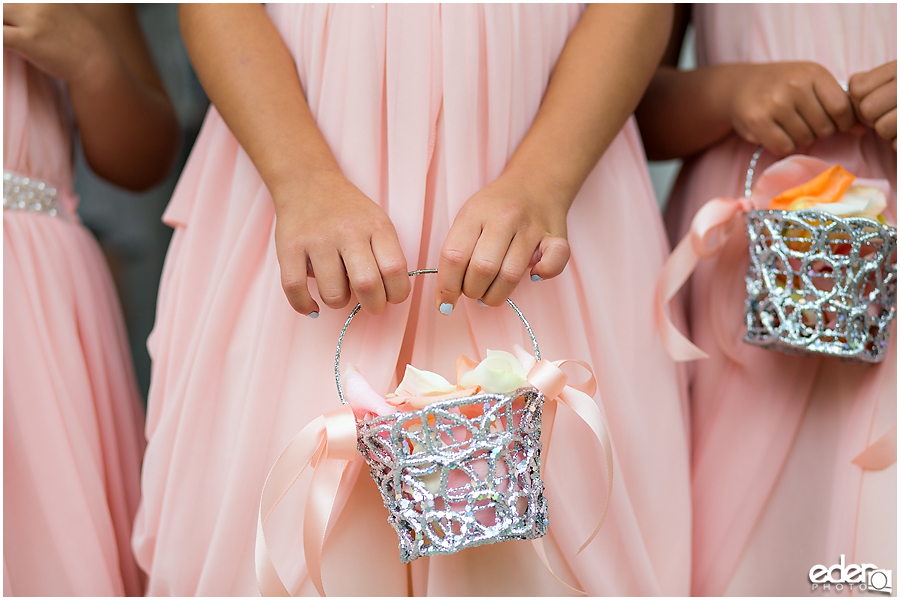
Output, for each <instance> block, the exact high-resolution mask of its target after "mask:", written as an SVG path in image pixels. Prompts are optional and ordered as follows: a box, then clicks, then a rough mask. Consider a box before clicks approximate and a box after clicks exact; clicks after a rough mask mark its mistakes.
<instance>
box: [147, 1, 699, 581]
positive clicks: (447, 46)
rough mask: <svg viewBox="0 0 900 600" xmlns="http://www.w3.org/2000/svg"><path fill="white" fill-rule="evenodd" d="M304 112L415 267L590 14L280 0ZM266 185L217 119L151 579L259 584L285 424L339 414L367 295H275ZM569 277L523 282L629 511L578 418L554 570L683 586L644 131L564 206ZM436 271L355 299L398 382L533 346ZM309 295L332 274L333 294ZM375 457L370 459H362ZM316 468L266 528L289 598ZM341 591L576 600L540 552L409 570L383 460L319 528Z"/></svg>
mask: <svg viewBox="0 0 900 600" xmlns="http://www.w3.org/2000/svg"><path fill="white" fill-rule="evenodd" d="M267 10H268V11H269V13H270V15H271V16H272V18H273V21H274V22H275V24H276V26H277V27H278V29H279V31H280V32H281V34H282V37H283V38H284V39H285V42H286V44H287V46H288V48H289V49H290V51H291V53H292V54H293V56H294V59H295V61H296V63H297V68H298V72H299V74H300V79H301V81H302V83H303V85H304V90H305V92H306V96H307V98H308V100H309V105H310V108H311V110H312V113H313V115H314V116H315V118H316V120H317V122H318V125H319V128H320V129H321V130H322V132H323V134H324V136H325V138H326V140H327V141H328V143H329V146H330V147H331V149H332V151H333V152H334V154H335V156H336V158H337V160H338V162H339V163H340V165H341V168H342V169H343V171H344V173H345V174H346V175H347V176H348V177H349V178H350V179H351V180H352V181H353V182H354V183H355V184H356V185H357V186H359V187H360V189H361V190H362V191H363V192H364V193H366V194H367V195H368V196H369V197H370V198H372V199H373V200H374V201H375V202H377V203H378V204H379V205H380V206H381V207H382V208H384V209H385V210H386V211H387V213H388V214H389V216H390V217H391V219H392V221H393V223H394V225H395V227H396V229H397V231H398V235H399V238H400V241H401V244H402V246H403V249H404V252H405V254H406V257H407V260H408V261H409V267H410V268H411V269H412V268H422V267H428V266H432V267H433V266H436V265H437V262H438V253H439V251H440V247H441V244H442V243H443V240H444V238H445V236H446V234H447V232H448V230H449V227H450V224H451V223H452V220H453V217H454V216H455V215H456V213H457V211H458V210H459V208H460V206H461V205H462V204H463V203H464V202H465V201H466V199H468V198H469V196H470V195H472V194H473V193H475V192H476V191H478V190H479V189H480V188H482V187H483V186H485V185H486V184H488V183H489V182H491V181H492V180H493V179H495V178H496V177H497V176H498V175H499V174H500V173H501V172H502V170H503V168H504V167H505V165H506V162H507V161H508V160H509V157H510V156H511V154H512V152H513V151H514V150H515V148H516V146H517V145H518V143H519V142H520V141H521V139H522V137H523V136H524V134H525V132H526V131H527V129H528V127H529V126H530V124H531V122H532V120H533V118H534V115H535V114H536V112H537V109H538V107H539V105H540V102H541V98H542V95H543V92H544V90H545V88H546V85H547V80H548V78H549V74H550V72H551V71H552V68H553V66H554V64H555V62H556V59H557V57H558V55H559V52H560V51H561V49H562V47H563V45H564V43H565V40H566V38H567V36H568V34H569V32H570V31H571V29H572V28H573V27H574V25H575V23H576V22H577V20H578V17H579V15H580V13H581V11H582V10H583V7H582V6H579V5H524V6H510V5H478V6H470V5H442V6H438V5H388V6H383V5H378V6H370V5H364V6H361V5H335V6H323V5H301V6H297V5H271V6H269V7H268V9H267ZM274 218H275V214H274V210H273V207H272V200H271V197H270V196H269V193H268V191H267V190H266V187H265V185H264V184H263V182H262V181H261V179H260V177H259V174H258V173H257V171H256V169H255V168H254V166H253V164H252V163H251V162H250V160H249V158H248V157H247V155H246V153H245V152H244V151H243V150H242V149H241V147H240V145H239V144H238V142H237V140H235V138H234V137H233V136H232V134H231V133H230V131H229V130H228V127H227V126H226V124H225V123H224V122H223V120H222V119H221V117H220V116H219V114H218V113H217V112H216V111H215V109H211V110H210V113H209V115H208V117H207V119H206V122H205V124H204V127H203V130H202V132H201V134H200V137H199V139H198V141H197V144H196V146H195V148H194V150H193V153H192V155H191V157H190V160H189V162H188V165H187V167H186V169H185V171H184V173H183V175H182V178H181V181H180V182H179V185H178V188H177V189H176V192H175V195H174V197H173V199H172V202H171V204H170V206H169V208H168V210H167V212H166V215H165V219H166V221H167V222H168V223H170V224H171V225H172V226H174V227H175V234H174V237H173V240H172V245H171V248H170V250H169V254H168V257H167V261H166V266H165V271H164V274H163V280H162V285H161V288H160V299H159V305H158V319H157V323H156V327H155V329H154V332H153V335H152V336H151V339H150V350H151V354H152V356H153V383H152V386H151V392H150V404H149V412H148V425H147V431H148V436H149V444H148V448H147V454H146V459H145V462H144V472H143V480H142V488H143V500H142V506H141V510H140V512H139V517H138V522H137V526H136V531H135V537H134V547H135V550H136V553H137V556H138V560H139V562H140V564H141V566H142V567H143V568H144V569H146V570H147V571H148V573H149V574H150V583H149V593H150V594H176V595H194V594H198V595H206V594H213V595H231V594H239V595H250V594H256V593H257V584H256V577H255V572H254V541H255V532H256V519H257V511H258V507H259V500H260V492H261V490H262V485H263V481H264V479H265V477H266V473H267V472H268V470H269V468H270V467H271V466H272V463H273V462H274V461H275V458H276V457H277V456H278V454H279V453H280V452H281V450H282V448H284V446H285V445H286V444H287V443H288V441H290V439H291V438H292V437H293V436H294V435H295V434H296V433H297V432H298V431H299V430H300V429H301V428H302V427H303V426H305V425H306V424H308V423H309V422H310V421H311V420H313V419H314V418H316V417H318V416H319V415H321V414H323V413H325V412H328V411H331V410H333V409H335V408H337V407H338V406H339V400H338V398H337V392H336V389H335V382H334V350H335V344H336V343H337V339H338V335H339V333H340V329H341V326H342V324H343V322H344V320H345V319H346V317H347V314H348V313H349V311H350V308H351V307H352V305H351V307H347V309H346V310H330V309H323V311H322V313H321V315H320V316H319V318H318V319H316V320H312V319H309V318H307V317H305V316H303V315H298V314H297V313H295V312H294V311H293V310H292V309H291V307H290V305H289V304H288V302H287V300H286V299H285V297H284V292H283V291H282V289H281V284H280V276H279V268H278V262H277V260H276V256H275V247H274V241H273V225H274ZM569 239H570V242H571V244H572V260H571V261H570V263H569V265H568V267H567V268H566V271H565V272H564V273H563V274H562V276H560V277H558V278H556V279H553V280H550V281H542V282H531V281H528V280H526V281H524V282H523V283H522V284H521V285H520V286H519V287H518V289H517V290H516V291H515V293H514V294H513V300H514V301H515V302H516V303H517V304H518V305H519V306H520V307H521V309H522V310H523V311H524V313H525V314H526V316H527V317H528V319H529V320H530V322H531V325H532V327H533V329H534V333H535V335H536V336H537V339H538V341H539V343H540V344H541V350H542V352H543V355H544V356H545V357H547V358H550V359H561V358H578V359H582V360H585V361H587V362H589V363H590V364H591V365H593V367H594V372H595V374H596V376H597V379H598V381H599V394H598V395H597V396H596V397H595V400H596V401H597V403H598V404H599V406H600V408H601V410H602V411H603V412H604V414H605V416H606V419H607V422H608V424H609V429H610V432H611V436H612V441H613V446H614V452H615V469H614V472H615V480H614V484H613V491H612V502H611V505H610V509H609V515H608V517H607V520H606V523H605V525H604V526H603V529H602V530H601V531H600V534H599V535H598V536H597V538H596V539H595V540H594V542H593V543H592V544H591V545H590V546H588V547H587V549H586V550H585V551H584V552H582V553H581V554H579V555H577V556H576V553H577V550H578V547H579V546H580V545H581V544H582V543H583V542H584V540H585V539H586V538H587V536H588V535H589V534H590V532H591V530H592V529H593V527H594V525H595V524H596V521H597V519H598V518H599V516H600V512H601V510H602V506H603V501H604V498H605V496H606V483H605V481H606V475H605V472H604V471H605V467H604V466H603V458H602V453H601V451H600V448H599V446H598V444H597V443H596V441H595V440H594V439H593V436H592V434H591V433H590V430H589V429H588V427H587V426H586V425H584V424H583V423H581V422H580V421H579V420H578V419H577V417H575V416H574V415H573V414H572V413H571V412H568V411H567V410H566V409H565V408H560V410H559V411H558V413H557V418H556V422H555V425H554V427H553V432H554V433H553V439H552V443H551V450H550V452H549V459H548V463H547V465H546V480H545V481H546V489H547V497H548V501H549V506H550V532H551V533H550V534H549V535H548V537H547V539H548V546H549V547H550V555H551V556H550V562H551V565H553V567H554V570H555V571H556V572H557V573H558V574H559V575H560V576H561V577H562V578H564V579H565V580H567V581H569V582H571V583H573V584H574V585H577V586H579V587H581V589H583V590H586V591H587V592H588V593H590V594H592V595H600V594H611V595H624V594H637V595H657V594H665V595H684V594H687V593H688V590H689V571H690V563H689V554H690V498H689V491H688V489H689V479H688V453H687V452H688V448H687V430H686V406H685V404H684V403H683V400H684V395H683V388H682V387H681V386H680V385H679V381H680V380H679V376H678V370H677V368H676V366H675V364H674V363H673V362H672V361H671V360H670V359H669V358H668V357H667V356H666V354H665V352H664V350H663V349H662V347H661V345H660V343H659V341H658V340H657V337H656V333H655V330H654V327H653V322H652V314H653V313H652V305H651V300H652V290H653V282H654V281H655V279H656V274H657V273H658V271H659V269H660V267H661V264H662V261H663V257H664V255H665V253H666V251H667V248H666V245H665V241H664V233H663V230H662V224H661V220H660V217H659V213H658V210H657V208H656V205H655V202H654V197H653V191H652V188H651V186H650V182H649V179H648V176H647V171H646V166H645V161H644V156H643V150H642V147H641V144H640V140H639V137H638V134H637V129H636V127H635V124H634V122H633V121H629V122H628V123H627V124H626V126H625V127H624V129H623V130H622V132H621V133H620V134H619V136H618V137H617V138H616V139H615V141H614V142H613V143H612V145H611V146H610V148H609V150H608V151H607V152H606V154H605V156H604V157H603V159H602V160H601V161H600V163H599V164H598V165H597V167H596V168H595V169H594V171H593V172H592V173H591V175H590V176H589V177H588V179H587V181H586V182H585V184H584V187H583V188H582V190H581V192H580V194H579V196H578V198H577V199H576V200H575V203H574V207H573V209H572V212H571V213H570V218H569ZM433 290H434V279H433V277H432V278H428V277H419V278H417V279H416V281H415V285H414V289H413V293H412V295H411V298H410V299H409V300H408V301H407V302H405V303H403V304H401V305H396V306H390V307H389V308H388V309H387V311H386V312H385V313H383V314H382V315H379V316H376V317H370V316H366V315H360V316H359V317H357V318H356V319H355V320H354V322H353V325H352V327H351V328H350V330H349V332H348V334H347V338H346V340H345V343H344V354H343V359H344V360H345V361H346V362H348V363H350V362H352V363H355V364H357V365H359V368H360V370H361V372H362V373H363V374H364V375H365V376H366V377H367V378H368V380H369V381H370V382H371V384H372V386H373V387H374V388H375V389H376V390H379V391H382V392H388V391H390V390H392V389H393V387H395V386H396V385H397V373H398V372H400V373H402V370H403V368H404V366H405V364H406V363H412V364H414V365H416V366H419V367H421V368H426V369H430V370H433V371H436V372H439V373H442V374H444V375H445V376H447V377H450V378H453V375H452V374H453V373H455V361H456V357H457V356H458V355H459V354H461V353H466V354H468V355H469V356H472V357H477V358H481V357H483V356H484V355H485V350H486V349H488V348H490V349H498V350H511V349H512V346H513V344H520V345H523V346H525V347H528V338H527V335H526V333H525V331H524V330H523V328H522V325H521V323H520V322H519V320H518V317H517V316H516V314H515V313H514V312H513V311H511V310H509V309H508V308H485V307H480V306H478V305H477V304H476V303H475V301H473V300H469V299H465V298H464V299H462V300H461V301H460V302H459V304H458V305H457V307H456V309H455V310H454V311H453V314H452V315H451V316H450V317H445V316H443V315H441V314H440V313H438V311H437V310H436V309H435V308H434V307H433V306H432V297H433ZM313 293H314V294H315V290H313ZM359 462H361V461H358V463H357V467H356V468H359ZM309 478H310V475H309V473H306V474H304V475H303V476H301V477H300V479H299V480H298V481H297V483H296V485H295V486H294V489H293V490H292V491H291V492H290V493H289V494H288V496H287V497H286V498H285V500H283V501H282V503H281V505H280V506H279V508H278V509H277V511H276V513H275V514H273V516H272V518H271V519H270V523H271V524H272V528H271V529H270V531H272V535H271V537H270V538H269V539H268V543H269V546H268V547H269V550H270V553H271V555H272V557H273V560H274V562H275V564H276V566H277V567H278V569H279V572H280V573H281V574H282V577H283V579H284V580H285V582H286V584H287V587H288V590H290V591H291V592H294V593H300V594H303V595H309V594H315V590H314V589H313V587H312V585H311V584H310V581H309V578H308V577H307V576H306V575H307V574H306V565H305V561H304V559H303V550H302V544H301V536H300V531H301V528H302V526H303V522H302V515H303V512H302V507H303V505H304V502H305V499H306V493H307V490H308V488H309ZM323 579H324V585H325V590H326V592H327V593H328V594H329V595H395V596H405V595H408V594H415V595H441V596H446V595H526V596H530V595H552V596H557V595H562V594H564V593H565V590H564V588H563V587H561V586H560V585H559V584H558V583H557V581H556V580H555V579H553V577H552V576H551V575H550V574H549V573H548V572H547V571H546V569H544V567H543V566H542V565H541V563H540V562H539V561H538V559H537V557H536V555H535V553H534V551H533V549H532V547H531V544H530V543H528V542H525V541H522V542H506V543H502V544H494V545H488V546H482V547H479V548H473V549H469V550H465V551H462V552H460V553H458V554H455V555H452V556H439V557H432V558H426V559H420V560H417V561H415V562H414V563H412V564H411V565H410V566H408V567H407V566H404V565H402V564H401V563H400V561H399V554H398V549H397V538H396V535H395V534H394V532H393V530H392V529H391V527H390V525H389V524H388V523H387V512H386V510H385V508H384V506H383V503H382V500H381V498H380V496H379V494H378V491H377V489H376V487H375V485H374V483H373V482H372V480H371V479H370V478H369V476H368V474H367V473H366V472H365V471H364V470H363V471H362V472H361V473H359V476H358V478H357V480H356V485H355V488H354V489H353V492H352V493H351V494H350V496H349V498H348V499H347V502H346V505H345V506H344V508H343V510H342V511H341V512H340V515H339V516H338V517H336V521H335V522H334V527H333V530H332V532H331V534H330V535H329V537H328V540H327V541H326V543H325V548H324V559H323Z"/></svg>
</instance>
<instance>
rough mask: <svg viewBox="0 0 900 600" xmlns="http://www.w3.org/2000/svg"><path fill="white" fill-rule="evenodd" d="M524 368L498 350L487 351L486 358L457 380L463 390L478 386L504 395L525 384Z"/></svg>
mask: <svg viewBox="0 0 900 600" xmlns="http://www.w3.org/2000/svg"><path fill="white" fill-rule="evenodd" d="M526 376H527V374H526V373H525V367H523V366H522V363H520V362H519V361H518V360H517V359H516V357H515V356H513V355H512V354H510V353H509V352H503V351H500V350H488V351H487V358H485V359H484V360H483V361H481V362H480V363H478V366H477V367H475V368H474V369H472V370H471V371H469V372H468V373H466V374H465V375H463V376H462V378H461V379H460V380H459V384H460V386H462V387H464V388H469V387H475V386H476V385H480V386H481V388H482V389H483V390H484V391H486V392H490V393H494V394H505V393H507V392H511V391H513V390H517V389H519V388H520V387H522V386H524V385H525V384H526V383H527V379H526Z"/></svg>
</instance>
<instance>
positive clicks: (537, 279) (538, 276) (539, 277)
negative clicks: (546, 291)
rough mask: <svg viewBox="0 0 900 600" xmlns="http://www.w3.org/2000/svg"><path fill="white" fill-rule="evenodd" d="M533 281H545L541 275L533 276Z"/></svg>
mask: <svg viewBox="0 0 900 600" xmlns="http://www.w3.org/2000/svg"><path fill="white" fill-rule="evenodd" d="M531 280H532V281H543V280H544V278H543V277H541V276H540V275H537V274H535V275H532V276H531Z"/></svg>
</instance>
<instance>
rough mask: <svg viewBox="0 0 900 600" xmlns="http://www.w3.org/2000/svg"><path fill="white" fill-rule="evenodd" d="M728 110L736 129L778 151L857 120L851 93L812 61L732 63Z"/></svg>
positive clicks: (788, 150)
mask: <svg viewBox="0 0 900 600" xmlns="http://www.w3.org/2000/svg"><path fill="white" fill-rule="evenodd" d="M730 67H731V69H730V70H732V73H731V76H730V77H728V79H727V83H726V85H727V87H729V88H730V91H727V92H726V94H728V95H729V96H728V101H727V108H726V110H727V112H728V115H729V118H730V120H731V124H732V127H733V128H734V130H735V132H737V134H738V135H739V136H741V137H742V138H744V139H745V140H747V141H748V142H750V143H751V144H762V145H763V147H765V149H766V150H768V151H769V152H772V153H773V154H775V155H777V156H785V155H787V154H790V153H791V152H793V151H794V150H796V149H797V148H800V147H803V146H806V145H808V144H810V143H812V142H813V141H814V140H816V139H817V138H818V139H821V138H826V137H828V136H830V135H832V134H833V133H835V132H836V131H849V130H850V129H851V128H852V127H853V125H854V124H855V123H856V117H855V115H854V113H853V106H852V105H851V103H850V98H849V97H848V96H847V94H846V93H845V92H844V90H843V89H842V88H841V86H840V84H839V83H838V82H837V81H836V80H835V78H834V77H833V76H832V75H831V73H829V72H828V71H827V70H826V69H825V68H824V67H823V66H821V65H819V64H816V63H812V62H773V63H764V64H740V65H738V64H735V65H730Z"/></svg>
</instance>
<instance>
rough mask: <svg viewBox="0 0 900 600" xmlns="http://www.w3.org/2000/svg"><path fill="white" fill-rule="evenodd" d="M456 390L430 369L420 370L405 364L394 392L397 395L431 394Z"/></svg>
mask: <svg viewBox="0 0 900 600" xmlns="http://www.w3.org/2000/svg"><path fill="white" fill-rule="evenodd" d="M454 390H456V386H455V385H453V384H452V383H450V382H449V381H447V380H446V379H444V378H443V377H441V376H440V375H438V374H437V373H432V372H431V371H420V370H419V369H417V368H415V367H414V366H412V365H406V372H405V373H404V374H403V381H401V382H400V385H399V386H397V391H396V392H394V393H395V394H396V395H398V396H431V395H436V394H446V393H449V392H452V391H454Z"/></svg>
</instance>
